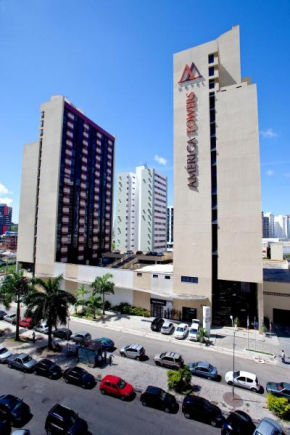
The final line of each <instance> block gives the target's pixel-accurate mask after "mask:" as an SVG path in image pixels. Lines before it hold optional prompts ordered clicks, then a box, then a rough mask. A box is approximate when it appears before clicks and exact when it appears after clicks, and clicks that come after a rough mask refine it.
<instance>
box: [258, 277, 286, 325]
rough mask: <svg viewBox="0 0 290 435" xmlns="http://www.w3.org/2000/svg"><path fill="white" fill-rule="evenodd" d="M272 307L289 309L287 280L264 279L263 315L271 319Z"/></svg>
mask: <svg viewBox="0 0 290 435" xmlns="http://www.w3.org/2000/svg"><path fill="white" fill-rule="evenodd" d="M268 293H272V294H268ZM274 308H277V309H280V310H289V311H290V283H289V282H271V281H264V315H265V316H267V317H269V319H272V320H273V309H274Z"/></svg>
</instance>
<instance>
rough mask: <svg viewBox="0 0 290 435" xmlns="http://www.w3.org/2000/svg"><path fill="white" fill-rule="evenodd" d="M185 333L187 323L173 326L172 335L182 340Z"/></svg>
mask: <svg viewBox="0 0 290 435" xmlns="http://www.w3.org/2000/svg"><path fill="white" fill-rule="evenodd" d="M187 333H188V325H186V323H181V324H180V325H178V326H177V328H175V331H174V334H173V336H174V338H177V339H178V340H182V339H183V338H185V337H186V335H187Z"/></svg>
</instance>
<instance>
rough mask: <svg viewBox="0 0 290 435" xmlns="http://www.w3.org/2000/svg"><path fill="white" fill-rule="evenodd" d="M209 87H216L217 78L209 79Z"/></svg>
mask: <svg viewBox="0 0 290 435" xmlns="http://www.w3.org/2000/svg"><path fill="white" fill-rule="evenodd" d="M208 87H209V89H214V87H215V80H209V82H208Z"/></svg>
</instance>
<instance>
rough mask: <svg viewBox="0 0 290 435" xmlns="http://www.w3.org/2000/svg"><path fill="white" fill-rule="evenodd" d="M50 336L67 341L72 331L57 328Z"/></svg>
mask: <svg viewBox="0 0 290 435" xmlns="http://www.w3.org/2000/svg"><path fill="white" fill-rule="evenodd" d="M52 335H53V336H54V337H57V338H61V339H62V340H69V339H70V337H71V335H72V331H71V330H70V329H68V328H59V329H55V330H54V331H53V332H52Z"/></svg>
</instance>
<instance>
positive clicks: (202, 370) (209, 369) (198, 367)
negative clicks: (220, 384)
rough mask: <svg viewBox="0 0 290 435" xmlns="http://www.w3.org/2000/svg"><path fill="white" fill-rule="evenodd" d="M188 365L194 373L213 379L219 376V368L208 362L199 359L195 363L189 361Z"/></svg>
mask: <svg viewBox="0 0 290 435" xmlns="http://www.w3.org/2000/svg"><path fill="white" fill-rule="evenodd" d="M188 367H189V370H190V372H191V374H192V375H195V376H201V377H203V378H207V379H213V380H216V379H217V377H218V371H217V368H216V367H214V366H212V365H211V364H209V363H208V362H204V361H198V362H195V363H188Z"/></svg>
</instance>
